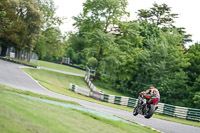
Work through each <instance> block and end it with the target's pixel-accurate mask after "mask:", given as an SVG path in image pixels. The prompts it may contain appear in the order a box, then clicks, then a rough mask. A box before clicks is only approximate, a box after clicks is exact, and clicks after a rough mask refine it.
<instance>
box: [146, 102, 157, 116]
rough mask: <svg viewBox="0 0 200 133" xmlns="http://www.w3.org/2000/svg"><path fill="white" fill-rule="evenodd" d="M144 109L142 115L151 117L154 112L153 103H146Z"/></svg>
mask: <svg viewBox="0 0 200 133" xmlns="http://www.w3.org/2000/svg"><path fill="white" fill-rule="evenodd" d="M145 111H146V112H145V113H144V117H145V118H147V119H149V118H151V117H152V115H153V113H154V112H155V105H153V104H150V105H147V107H146V110H145Z"/></svg>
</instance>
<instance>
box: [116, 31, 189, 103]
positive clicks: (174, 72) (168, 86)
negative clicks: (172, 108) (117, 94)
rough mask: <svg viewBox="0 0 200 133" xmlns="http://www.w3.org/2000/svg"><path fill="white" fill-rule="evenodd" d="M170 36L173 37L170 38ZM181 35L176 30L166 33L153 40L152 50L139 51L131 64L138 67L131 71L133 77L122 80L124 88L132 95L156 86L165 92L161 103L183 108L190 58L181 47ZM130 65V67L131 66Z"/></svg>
mask: <svg viewBox="0 0 200 133" xmlns="http://www.w3.org/2000/svg"><path fill="white" fill-rule="evenodd" d="M169 36H170V37H169ZM180 41H181V36H180V35H179V34H178V33H176V32H175V31H174V32H173V34H171V33H162V34H161V35H160V37H158V38H157V39H150V40H149V42H148V45H149V46H148V47H149V48H148V49H144V50H139V51H138V52H136V54H135V57H133V59H132V61H130V64H131V65H130V66H136V67H133V70H135V72H133V70H132V69H128V70H127V71H128V72H129V71H130V73H131V74H132V75H130V74H129V75H128V76H129V77H127V78H124V79H122V80H121V83H120V84H121V85H122V86H121V89H123V90H125V91H126V92H129V93H132V94H133V95H134V96H135V97H136V96H137V95H138V92H140V91H143V90H144V89H147V88H149V87H150V86H155V87H156V88H158V89H159V91H160V93H161V102H164V103H169V104H176V105H183V103H184V104H186V103H187V100H185V101H184V100H182V101H180V99H185V94H187V74H186V73H185V72H184V68H186V67H188V65H189V63H188V59H187V58H186V55H185V54H184V49H183V48H182V46H180V45H178V44H179V43H180ZM127 66H129V65H127Z"/></svg>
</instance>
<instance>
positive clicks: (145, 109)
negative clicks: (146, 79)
mask: <svg viewBox="0 0 200 133" xmlns="http://www.w3.org/2000/svg"><path fill="white" fill-rule="evenodd" d="M156 104H157V103H152V102H151V101H150V100H149V99H146V98H145V97H144V96H143V95H140V96H139V99H138V103H137V106H136V107H135V109H134V110H133V115H134V116H136V115H138V114H141V115H144V117H145V118H147V119H149V118H151V117H152V115H153V113H154V112H155V110H156V109H157V108H158V107H157V106H156Z"/></svg>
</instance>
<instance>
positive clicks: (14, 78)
mask: <svg viewBox="0 0 200 133" xmlns="http://www.w3.org/2000/svg"><path fill="white" fill-rule="evenodd" d="M20 66H22V65H18V64H14V63H10V62H7V61H3V60H0V84H5V85H8V86H11V87H14V88H17V89H22V90H28V91H31V92H35V93H39V94H43V95H48V96H51V97H56V98H60V99H65V100H70V101H75V102H77V103H79V104H81V105H82V106H84V107H86V108H89V109H93V110H97V111H100V112H104V113H108V114H112V115H115V116H119V117H121V118H124V119H127V120H130V121H134V122H137V123H140V124H143V125H146V126H149V127H151V128H154V129H157V130H160V131H162V132H166V133H200V128H199V127H193V126H188V125H184V124H179V123H175V122H170V121H165V120H160V119H156V118H151V119H145V118H144V117H143V116H141V115H138V116H136V117H133V115H132V113H131V112H127V111H123V110H119V109H115V108H111V107H107V106H103V105H100V104H96V103H91V102H87V101H84V100H80V99H76V98H72V97H68V96H64V95H61V94H57V93H54V92H51V91H49V90H47V89H45V88H43V87H42V86H40V85H39V84H38V83H37V82H36V81H34V80H33V79H32V78H31V77H30V76H29V75H27V74H26V73H25V72H23V71H22V70H21V69H20V68H19V67H20Z"/></svg>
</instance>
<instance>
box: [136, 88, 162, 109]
mask: <svg viewBox="0 0 200 133" xmlns="http://www.w3.org/2000/svg"><path fill="white" fill-rule="evenodd" d="M139 94H140V96H139V99H138V100H139V104H140V105H143V106H144V105H145V104H146V103H149V104H151V103H152V104H154V105H156V104H158V102H159V101H160V94H159V91H158V90H157V89H156V88H155V87H150V88H149V89H148V90H146V91H142V92H140V93H139ZM143 98H145V99H146V101H147V102H146V103H143ZM157 108H158V107H156V109H157Z"/></svg>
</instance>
